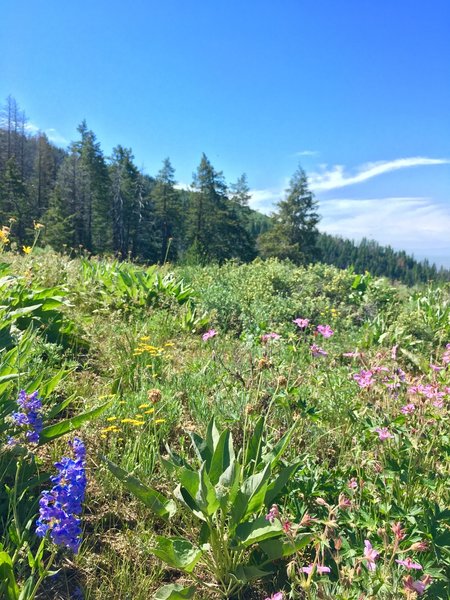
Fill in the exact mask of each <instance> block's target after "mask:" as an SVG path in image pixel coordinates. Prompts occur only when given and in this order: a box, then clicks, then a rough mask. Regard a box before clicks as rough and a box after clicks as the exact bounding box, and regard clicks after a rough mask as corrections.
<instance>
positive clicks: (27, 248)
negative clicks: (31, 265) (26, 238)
mask: <svg viewBox="0 0 450 600" xmlns="http://www.w3.org/2000/svg"><path fill="white" fill-rule="evenodd" d="M32 250H33V248H32V247H31V246H22V252H23V253H24V254H31V251H32Z"/></svg>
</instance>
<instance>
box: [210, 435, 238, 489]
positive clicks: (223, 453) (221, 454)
mask: <svg viewBox="0 0 450 600" xmlns="http://www.w3.org/2000/svg"><path fill="white" fill-rule="evenodd" d="M233 460H234V448H233V439H232V437H231V433H230V432H229V430H228V429H225V431H222V433H221V435H220V437H219V440H218V442H217V445H216V447H215V449H214V454H213V456H212V460H211V466H210V468H209V470H208V475H209V478H210V480H211V483H212V484H213V485H216V483H217V482H218V481H219V478H220V476H221V475H222V473H223V472H224V471H225V470H226V469H227V468H228V467H229V466H230V463H231V462H232V461H233Z"/></svg>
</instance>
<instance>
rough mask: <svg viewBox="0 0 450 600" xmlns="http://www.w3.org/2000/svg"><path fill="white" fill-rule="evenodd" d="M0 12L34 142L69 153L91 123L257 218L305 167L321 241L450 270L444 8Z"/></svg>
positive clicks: (8, 64) (362, 0) (199, 2)
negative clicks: (42, 140) (218, 186)
mask: <svg viewBox="0 0 450 600" xmlns="http://www.w3.org/2000/svg"><path fill="white" fill-rule="evenodd" d="M2 4H3V5H2V22H3V24H4V26H3V27H2V42H3V43H2V52H1V54H0V98H6V96H7V95H8V94H12V95H13V96H14V97H15V98H16V99H17V100H18V102H19V103H20V105H21V106H22V107H23V108H24V109H25V110H26V113H27V115H28V117H29V119H30V125H29V126H30V130H32V129H33V128H40V129H42V130H44V131H47V133H48V135H49V136H50V137H51V138H52V139H53V140H54V141H55V142H57V143H59V144H61V145H63V146H64V145H66V144H67V143H68V142H69V141H70V140H72V139H75V137H76V126H77V124H78V123H79V122H80V121H81V120H82V119H83V118H86V119H87V122H88V125H89V127H90V128H91V129H93V130H94V131H95V133H96V134H97V137H98V139H99V140H100V141H101V144H102V148H103V150H104V152H105V154H107V155H108V154H109V153H110V152H111V149H112V148H113V147H114V146H115V145H116V144H119V143H120V144H122V145H124V146H127V147H131V148H132V149H133V152H134V155H135V158H136V162H137V163H138V165H140V166H143V167H144V169H145V170H146V172H148V173H149V174H154V173H156V171H157V170H158V169H159V168H160V164H161V161H162V159H164V158H165V157H166V156H169V157H170V158H171V161H172V164H173V165H174V167H175V168H176V175H177V178H178V180H179V182H180V183H181V184H186V185H187V184H189V183H190V181H191V179H192V172H193V171H194V170H195V168H196V166H197V165H198V163H199V160H200V156H201V153H202V152H205V153H206V154H207V156H208V157H209V159H210V160H211V162H212V163H213V165H214V166H215V167H216V169H218V170H223V171H224V174H225V176H226V178H227V180H228V181H229V182H232V181H234V180H235V179H236V178H237V177H238V176H239V175H240V174H241V173H242V172H244V171H245V172H246V173H247V176H248V180H249V183H250V186H251V187H252V189H253V190H254V196H253V200H252V204H253V206H254V207H256V208H259V209H260V210H263V211H265V212H270V210H271V208H272V207H273V203H274V202H276V200H277V199H279V198H280V196H282V194H283V189H284V188H285V187H286V184H287V181H288V179H289V177H290V175H291V174H292V173H293V172H294V171H295V169H296V167H297V165H298V163H299V162H300V163H301V164H302V166H303V167H304V169H305V170H306V171H307V173H308V174H309V176H310V181H311V187H312V188H313V189H314V190H315V192H316V196H317V198H318V200H319V202H320V212H321V214H322V223H321V228H322V229H323V230H326V231H329V232H332V233H336V234H342V235H344V236H348V237H351V238H354V239H360V238H361V237H362V236H369V237H372V238H374V239H377V240H378V241H380V242H382V243H389V244H391V245H392V246H394V247H395V248H404V249H406V250H408V251H409V252H412V253H414V254H415V256H416V257H420V258H423V257H428V258H430V259H431V260H433V261H437V262H438V263H440V264H445V265H447V266H449V267H450V241H449V240H450V235H449V231H450V110H449V107H450V60H449V57H450V36H449V35H448V31H449V28H450V2H449V1H448V0H421V1H419V0H395V1H393V0H377V2H371V1H369V0H342V1H340V2H338V1H336V0H282V1H280V2H274V1H273V0H258V1H254V0H247V1H246V2H243V1H242V0H240V1H237V0H191V1H189V2H187V1H186V0H164V1H161V0H160V1H158V2H157V1H155V0H130V2H129V3H128V4H125V3H124V2H123V0H121V1H118V0H90V1H87V0H77V1H76V2H61V0H45V2H36V0H27V1H24V0H15V2H8V3H7V2H4V3H2ZM5 24H6V26H5Z"/></svg>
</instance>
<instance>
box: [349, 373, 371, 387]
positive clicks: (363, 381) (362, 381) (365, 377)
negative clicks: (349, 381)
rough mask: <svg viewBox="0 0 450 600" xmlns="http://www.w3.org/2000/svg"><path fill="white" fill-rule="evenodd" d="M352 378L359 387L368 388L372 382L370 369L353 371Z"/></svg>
mask: <svg viewBox="0 0 450 600" xmlns="http://www.w3.org/2000/svg"><path fill="white" fill-rule="evenodd" d="M353 379H354V380H355V381H356V383H357V384H358V385H359V387H360V388H368V387H370V386H371V385H372V384H373V383H374V380H373V373H372V371H365V370H364V369H362V370H361V371H360V372H359V373H355V374H354V375H353Z"/></svg>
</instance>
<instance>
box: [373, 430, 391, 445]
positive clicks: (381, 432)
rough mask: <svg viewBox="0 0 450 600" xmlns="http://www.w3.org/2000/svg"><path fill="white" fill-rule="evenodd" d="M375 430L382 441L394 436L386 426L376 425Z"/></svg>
mask: <svg viewBox="0 0 450 600" xmlns="http://www.w3.org/2000/svg"><path fill="white" fill-rule="evenodd" d="M375 431H376V432H377V433H378V437H379V439H380V440H381V441H382V442H384V441H385V440H388V439H389V438H393V437H394V436H393V435H392V433H391V432H390V431H389V429H388V428H387V427H377V428H376V429H375Z"/></svg>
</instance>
